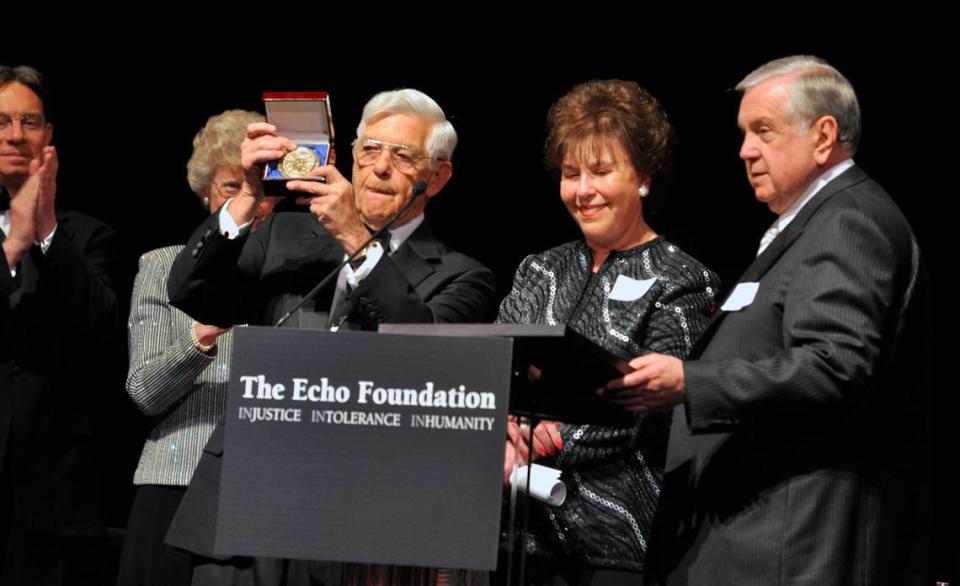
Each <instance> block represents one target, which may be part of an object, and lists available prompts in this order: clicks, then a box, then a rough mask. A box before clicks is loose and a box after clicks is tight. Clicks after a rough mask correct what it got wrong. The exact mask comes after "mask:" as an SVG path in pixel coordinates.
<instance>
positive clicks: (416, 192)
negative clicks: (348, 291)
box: [273, 179, 427, 328]
mask: <svg viewBox="0 0 960 586" xmlns="http://www.w3.org/2000/svg"><path fill="white" fill-rule="evenodd" d="M426 191H427V182H426V181H424V180H423V179H420V180H419V181H417V182H416V183H414V184H413V191H412V192H411V193H410V200H409V201H407V203H406V204H404V206H403V207H402V208H400V210H399V211H397V213H395V214H394V215H393V216H391V217H390V219H389V220H387V221H386V222H385V223H384V224H383V226H382V227H381V228H380V229H379V230H377V231H376V232H374V233H373V234H371V235H370V238H368V239H367V241H366V242H364V243H363V244H361V245H360V248H358V249H356V250H354V251H353V253H351V254H350V255H348V256H347V258H346V260H344V261H343V262H341V263H340V264H339V265H337V266H336V267H335V268H334V269H333V270H332V271H330V272H329V273H327V276H325V277H324V278H323V279H321V280H320V282H319V283H317V284H316V285H315V286H314V287H313V289H310V292H309V293H307V294H306V295H304V296H303V299H301V300H300V302H299V303H297V304H296V305H294V306H293V308H292V309H291V310H290V311H288V312H287V313H285V314H283V317H281V318H280V319H279V320H277V323H275V324H273V327H275V328H279V327H280V326H282V325H283V324H284V323H285V322H286V321H287V320H288V319H290V316H291V315H293V314H294V312H296V311H297V310H298V309H300V308H301V307H303V306H304V304H305V303H307V302H308V301H310V300H311V299H313V298H314V297H316V296H317V293H319V292H320V291H322V290H323V288H324V287H326V286H327V285H328V284H329V283H330V281H332V280H334V279H336V278H337V275H339V274H340V271H341V270H343V267H345V266H346V265H347V263H349V262H350V261H352V260H355V259H356V258H357V257H358V256H360V253H361V252H363V250H364V249H365V248H366V247H367V246H369V245H370V243H371V242H373V241H374V240H376V239H377V237H379V236H380V234H382V233H383V232H385V231H387V230H389V229H390V228H391V227H393V225H394V224H395V223H396V222H397V220H399V219H400V217H401V216H402V215H403V214H405V213H406V212H407V210H409V209H410V206H412V205H413V202H415V201H417V198H418V197H420V196H421V195H423V194H424V193H426Z"/></svg>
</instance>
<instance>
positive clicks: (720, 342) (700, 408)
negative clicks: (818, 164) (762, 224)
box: [648, 167, 932, 586]
mask: <svg viewBox="0 0 960 586" xmlns="http://www.w3.org/2000/svg"><path fill="white" fill-rule="evenodd" d="M739 283H759V288H758V290H757V292H756V295H755V297H754V298H753V300H752V303H750V304H749V305H747V306H745V307H743V308H742V309H740V310H738V311H720V312H719V314H718V315H717V316H716V317H715V318H714V320H713V322H712V323H711V324H710V325H709V326H708V328H707V331H706V332H705V333H704V335H703V336H702V337H701V339H700V340H699V341H698V343H697V345H696V346H695V348H694V351H693V353H692V354H691V357H690V358H691V360H688V361H687V362H686V363H685V364H684V371H685V379H686V394H685V403H684V405H682V406H679V407H677V408H676V409H675V411H674V420H673V425H672V429H671V436H670V442H669V448H668V455H667V468H666V473H665V479H664V489H663V494H662V498H661V502H660V509H659V511H658V513H657V517H656V520H655V528H654V536H653V548H654V549H653V552H652V553H651V554H650V557H649V558H648V559H649V560H650V561H649V565H648V574H649V579H650V581H651V582H652V583H655V584H670V585H677V584H697V585H700V584H737V585H745V584H762V585H764V586H774V585H788V584H789V585H795V584H817V585H820V586H822V585H830V584H837V585H844V586H855V585H866V584H871V585H876V584H891V585H892V584H897V585H902V584H913V583H921V584H929V583H932V578H929V577H927V576H926V575H925V574H924V572H925V571H928V570H929V569H930V564H929V560H928V559H925V558H924V553H925V552H929V548H928V547H926V548H925V547H924V544H925V543H926V537H928V535H929V528H928V527H927V526H926V523H927V522H928V521H929V517H928V511H927V509H926V505H927V504H928V503H929V502H930V500H931V495H930V493H929V492H928V490H929V484H928V474H929V468H928V465H929V459H928V456H929V445H928V434H929V425H928V417H929V412H928V410H929V407H930V395H929V390H930V389H929V386H930V385H929V381H928V377H929V368H927V366H926V364H927V363H926V359H925V356H924V355H925V348H926V336H927V335H928V331H927V330H926V325H925V316H924V313H925V304H926V295H927V293H926V288H927V285H926V279H925V276H924V271H923V268H922V265H921V257H920V252H919V249H918V247H917V243H916V240H915V238H914V235H913V233H912V232H911V230H910V227H909V225H908V224H907V222H906V220H905V219H904V217H903V215H902V214H901V212H900V210H899V209H898V208H897V207H896V205H895V204H894V203H893V201H892V200H891V199H890V197H889V196H888V195H887V193H886V192H885V191H884V190H883V189H882V188H881V187H880V186H879V185H878V184H877V183H876V182H874V181H872V180H871V179H870V178H869V177H868V176H867V175H866V174H865V173H864V172H863V171H862V170H861V169H860V168H859V167H852V168H850V169H848V170H847V171H846V172H844V173H842V174H841V175H840V176H838V177H837V178H836V179H834V180H833V181H831V182H830V183H828V184H827V185H826V186H825V187H824V188H823V189H822V190H821V191H820V192H819V193H818V194H817V195H815V196H814V197H813V199H811V200H810V201H809V202H808V203H807V205H806V206H804V207H803V208H802V209H801V211H800V212H799V214H798V215H797V217H796V218H795V219H794V220H793V221H792V222H791V223H790V224H789V225H788V226H787V228H786V229H784V231H783V232H781V233H780V234H779V235H778V236H777V237H776V238H775V239H774V240H773V242H772V243H771V244H770V245H769V247H768V248H767V249H766V250H765V251H764V252H763V253H762V254H761V255H760V256H759V257H758V258H757V259H756V260H755V261H754V262H753V264H751V265H750V267H748V268H747V270H746V272H745V273H744V274H743V276H742V277H741V278H740V280H739ZM732 289H733V288H731V290H732Z"/></svg>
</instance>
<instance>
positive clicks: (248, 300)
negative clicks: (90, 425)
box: [167, 89, 494, 584]
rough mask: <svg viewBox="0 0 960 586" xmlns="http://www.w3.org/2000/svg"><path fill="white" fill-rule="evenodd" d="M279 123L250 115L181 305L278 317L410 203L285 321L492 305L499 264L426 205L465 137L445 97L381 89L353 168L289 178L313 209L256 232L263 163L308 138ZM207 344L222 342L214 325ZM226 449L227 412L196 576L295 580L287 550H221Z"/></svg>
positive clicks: (179, 283) (202, 505) (217, 314)
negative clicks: (237, 172) (234, 173)
mask: <svg viewBox="0 0 960 586" xmlns="http://www.w3.org/2000/svg"><path fill="white" fill-rule="evenodd" d="M275 130H276V129H275V127H273V126H272V125H270V124H266V123H262V124H252V125H250V126H249V127H248V138H247V139H246V140H245V141H244V143H243V145H242V147H241V161H242V164H243V167H244V171H245V180H244V184H243V186H242V188H241V193H240V195H237V196H236V197H234V198H233V199H231V200H229V202H228V204H226V205H224V207H223V208H222V210H221V212H220V213H219V214H217V215H215V216H214V217H212V218H211V219H210V220H209V221H207V222H205V223H204V224H203V225H201V227H200V228H199V229H198V230H197V231H196V232H195V233H194V235H193V236H192V237H191V239H190V241H189V242H188V244H187V246H186V248H185V249H184V252H182V253H181V254H180V256H179V257H178V259H177V260H176V262H175V263H174V266H173V269H172V272H171V276H170V281H169V293H170V299H171V303H173V305H175V306H177V307H179V308H180V309H182V310H183V311H185V312H186V313H188V314H189V315H190V316H191V317H193V318H194V319H197V320H198V321H201V322H202V323H212V324H215V325H218V326H221V327H228V326H231V325H233V324H237V323H244V322H246V323H251V324H268V325H269V324H273V323H275V322H276V321H277V320H278V319H279V318H280V317H282V316H283V315H285V314H286V313H288V312H289V311H290V310H292V309H293V307H294V306H295V305H296V304H297V303H298V302H300V301H301V299H302V298H303V296H304V295H305V294H306V293H307V292H308V291H309V290H310V289H311V288H312V287H313V286H314V285H315V284H316V283H317V282H318V281H319V280H320V279H321V278H322V277H323V276H324V275H325V274H327V273H328V272H329V271H331V270H333V269H335V267H336V266H337V265H339V264H340V263H341V262H343V261H344V260H345V258H346V256H347V254H350V253H353V252H354V251H357V250H359V249H360V248H361V246H363V245H364V243H365V242H366V241H367V240H368V239H369V238H370V235H371V233H372V232H373V231H375V230H377V229H379V228H381V227H383V226H384V225H385V224H386V223H387V222H388V221H389V220H390V218H391V217H393V216H395V215H396V214H398V213H400V212H401V211H402V210H404V209H405V207H406V206H407V204H410V205H409V207H408V208H406V211H403V212H402V214H401V215H400V216H399V219H398V220H397V221H396V222H395V223H394V224H393V225H392V227H391V229H390V231H389V236H388V237H387V238H385V239H384V241H383V242H382V243H381V242H379V241H376V240H375V241H373V242H372V243H371V244H369V245H367V246H366V247H365V249H364V250H363V251H361V253H360V255H359V257H358V258H357V259H355V260H354V261H352V262H351V263H350V264H348V265H346V266H345V267H344V268H343V269H342V271H341V272H340V274H339V275H338V280H337V282H336V284H335V285H334V284H331V285H330V286H328V287H327V288H326V289H325V290H323V291H321V293H320V295H318V296H317V298H316V299H314V300H312V301H310V302H308V303H307V304H306V305H304V306H303V307H301V308H300V309H298V310H297V311H295V312H294V313H293V314H292V316H291V318H290V319H289V320H288V321H287V322H286V323H285V324H284V325H285V326H293V327H314V328H316V327H321V328H322V327H326V328H331V329H341V328H350V329H363V330H375V329H376V327H377V325H378V324H379V323H383V322H401V323H403V322H479V321H484V320H485V319H486V318H487V317H488V316H489V312H490V311H491V308H492V306H493V296H494V286H493V276H492V274H491V273H490V271H489V270H488V269H487V268H486V267H484V266H483V265H481V264H480V263H478V262H477V261H475V260H473V259H471V258H469V257H467V256H465V255H463V254H460V253H458V252H456V251H453V250H451V249H450V248H449V247H447V246H446V245H445V244H443V243H442V242H440V241H439V240H438V239H437V238H436V236H435V235H434V233H433V231H432V230H431V228H430V226H429V223H428V222H427V221H426V220H425V218H424V215H423V211H424V208H425V207H426V205H427V202H428V201H429V200H430V199H431V198H433V197H434V196H436V195H437V194H438V193H439V192H440V190H441V189H443V187H444V186H445V185H446V183H447V182H448V181H449V179H450V177H451V174H452V172H453V166H452V163H451V160H450V159H451V156H452V154H453V150H454V147H455V146H456V142H457V135H456V132H455V131H454V129H453V126H452V125H451V124H450V122H449V121H447V120H446V118H445V116H444V113H443V110H441V109H440V107H439V106H438V105H437V104H436V102H435V101H434V100H433V99H431V98H430V97H429V96H427V95H426V94H424V93H422V92H419V91H417V90H413V89H403V90H397V91H390V92H383V93H380V94H377V95H376V96H374V97H373V98H372V99H371V100H370V101H369V102H368V103H367V104H366V106H365V107H364V110H363V116H362V120H361V122H360V125H359V126H358V128H357V139H356V141H354V145H353V146H354V148H353V178H352V181H348V180H347V179H345V178H344V177H343V176H342V175H341V174H340V173H339V171H337V169H336V167H334V166H333V165H325V166H321V167H317V168H315V169H314V170H313V171H311V175H313V176H315V177H322V178H323V179H324V180H325V181H324V182H317V181H304V180H294V181H289V182H288V183H287V188H288V189H289V190H291V191H296V192H302V193H303V195H302V196H301V197H299V198H298V199H297V201H298V203H301V204H305V205H308V206H309V213H279V214H274V215H273V216H272V217H271V218H269V219H268V220H266V221H265V222H263V223H262V224H261V225H259V227H258V228H257V230H256V231H255V232H253V233H250V232H249V226H250V222H251V221H252V219H253V215H254V213H255V209H256V206H257V204H258V203H259V202H260V200H261V199H262V198H263V188H262V185H261V182H260V177H262V172H263V166H264V165H265V164H266V163H267V162H268V161H271V160H276V159H278V158H280V157H282V156H284V155H286V154H287V153H289V152H291V151H293V150H294V149H295V148H296V145H295V144H294V143H293V142H292V141H290V140H288V139H286V138H284V137H281V136H278V135H277V134H276V132H275ZM420 191H422V195H420V194H419V193H415V192H420ZM196 344H197V346H198V348H200V349H202V350H204V351H213V347H212V345H210V344H208V343H207V342H206V341H204V340H202V339H198V340H196ZM222 453H223V426H222V424H221V425H220V426H218V427H217V429H216V430H215V431H214V433H213V435H212V436H211V438H210V441H209V442H208V444H207V447H206V448H205V449H204V455H203V456H202V458H201V460H200V463H199V465H198V467H197V470H196V472H195V474H194V477H193V480H192V481H191V483H190V486H189V488H188V490H187V493H186V495H185V496H184V500H183V503H182V504H181V506H180V509H179V510H178V512H177V515H176V517H175V518H174V521H173V524H172V525H171V529H170V531H169V533H168V535H167V543H169V544H171V545H174V546H177V547H181V548H183V549H186V550H189V551H192V552H194V553H197V554H201V555H203V556H207V558H208V559H206V560H201V561H200V563H198V564H197V567H196V568H195V571H194V584H204V583H211V584H215V583H227V582H231V581H232V582H233V583H243V580H245V579H247V577H248V576H251V575H256V576H257V579H258V580H260V582H258V583H281V581H284V582H283V583H295V582H296V581H297V580H299V579H300V578H297V577H296V576H295V575H297V572H300V571H301V570H305V571H307V570H309V568H306V566H295V567H291V568H287V567H286V566H285V563H283V562H280V561H278V560H250V559H232V560H227V561H225V562H223V563H221V562H219V561H216V560H213V559H210V558H212V557H213V539H214V531H215V527H216V514H217V511H216V508H217V487H218V486H219V479H220V462H221V456H222ZM303 579H304V580H306V579H307V578H303Z"/></svg>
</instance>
